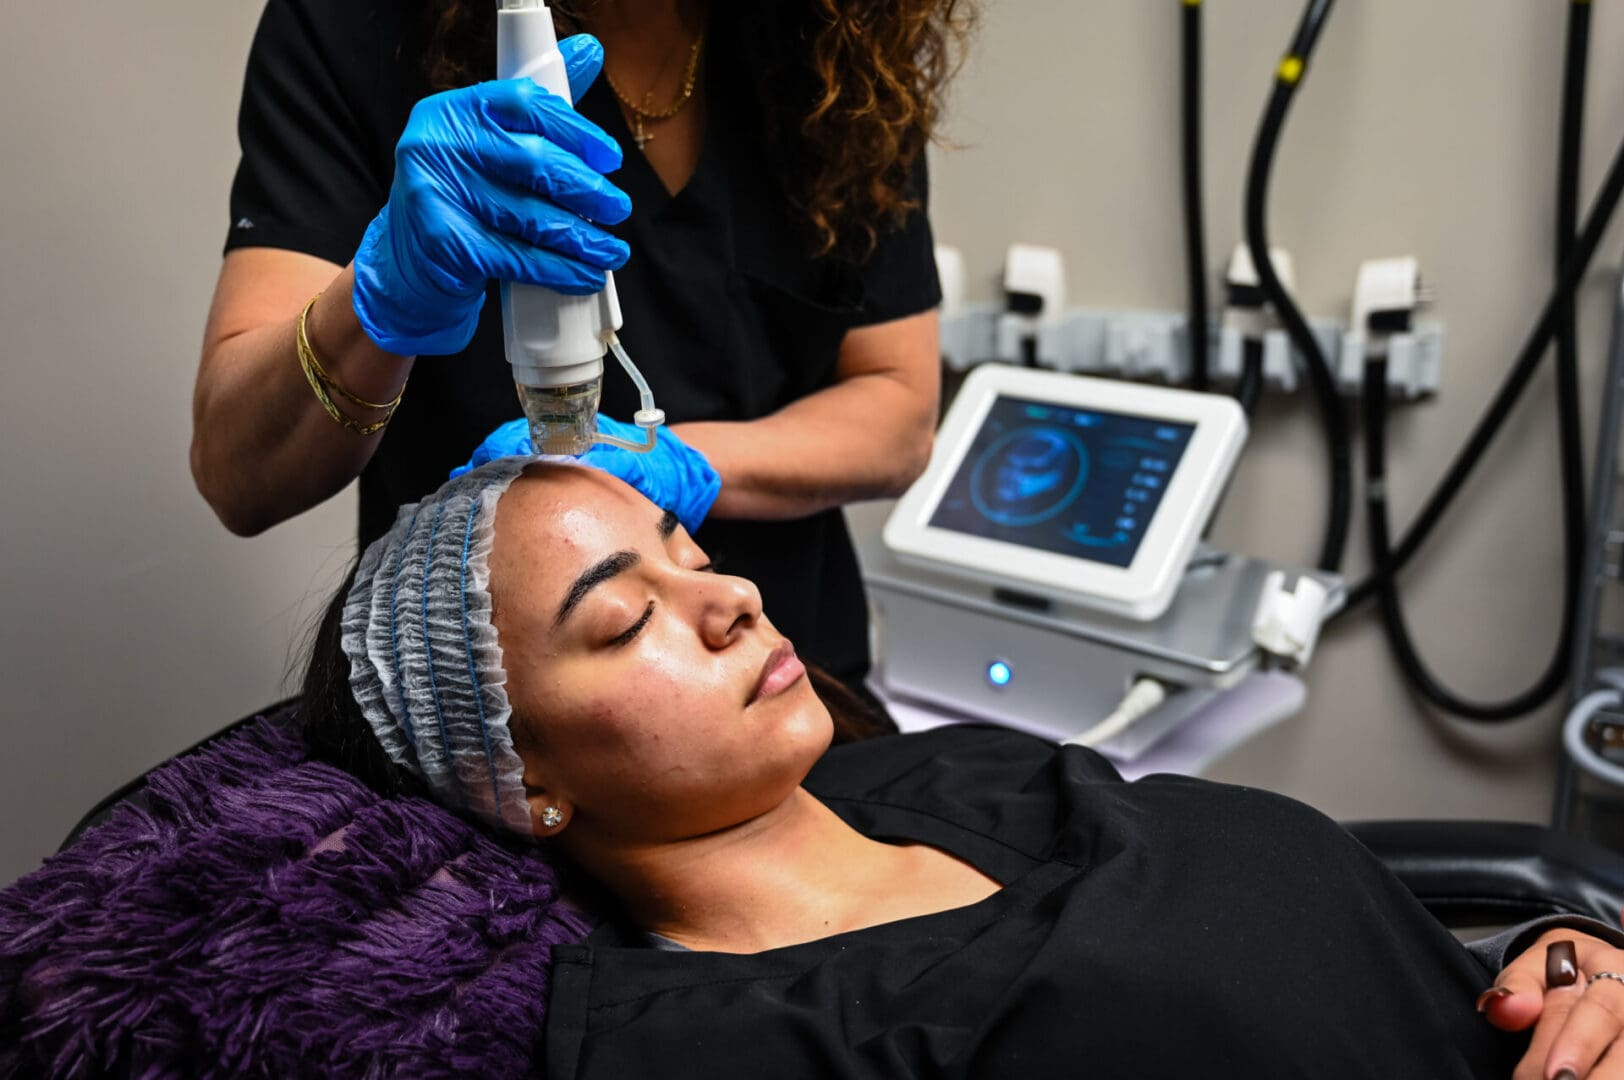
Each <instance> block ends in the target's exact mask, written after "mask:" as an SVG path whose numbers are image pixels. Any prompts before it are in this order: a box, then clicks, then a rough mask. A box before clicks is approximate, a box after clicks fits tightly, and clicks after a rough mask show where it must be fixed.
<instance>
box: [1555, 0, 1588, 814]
mask: <svg viewBox="0 0 1624 1080" xmlns="http://www.w3.org/2000/svg"><path fill="white" fill-rule="evenodd" d="M1589 58H1590V3H1589V0H1573V2H1571V3H1569V4H1568V37H1567V47H1566V51H1565V53H1564V54H1563V57H1562V126H1561V138H1560V144H1559V148H1558V150H1557V166H1556V266H1557V271H1558V272H1559V273H1560V271H1561V268H1562V266H1563V264H1565V263H1566V262H1567V261H1568V258H1569V256H1571V255H1572V254H1573V238H1574V235H1575V234H1576V233H1577V232H1578V229H1579V220H1578V219H1579V179H1580V176H1579V174H1580V160H1581V155H1582V151H1583V147H1584V115H1585V75H1586V68H1587V66H1588V63H1589ZM1557 322H1558V326H1557V333H1556V415H1557V420H1556V422H1557V425H1558V429H1559V438H1560V443H1559V453H1560V455H1561V461H1562V511H1563V513H1562V528H1563V536H1564V537H1565V539H1566V544H1565V545H1564V555H1565V557H1566V560H1567V561H1566V569H1565V572H1566V575H1567V576H1566V584H1567V600H1568V602H1567V604H1566V605H1565V606H1564V607H1563V611H1562V621H1563V625H1564V626H1566V627H1568V639H1569V640H1568V646H1569V647H1568V650H1567V654H1568V655H1567V657H1566V659H1567V661H1568V668H1569V678H1570V680H1571V684H1572V685H1571V689H1572V691H1573V692H1574V693H1578V692H1579V690H1580V689H1581V687H1580V686H1579V685H1578V679H1579V678H1580V677H1581V675H1582V673H1581V672H1578V671H1574V670H1573V664H1574V661H1575V659H1576V657H1575V655H1574V654H1575V653H1576V651H1577V650H1576V648H1575V646H1576V644H1577V642H1578V636H1577V635H1578V634H1580V633H1581V632H1584V633H1588V632H1589V627H1584V628H1581V627H1578V626H1574V625H1572V624H1573V622H1574V620H1575V619H1576V618H1577V617H1578V610H1579V606H1580V596H1581V590H1582V589H1583V588H1584V566H1585V547H1586V544H1587V532H1588V523H1589V509H1588V507H1587V505H1586V502H1585V483H1584V447H1583V446H1582V445H1581V443H1582V437H1581V434H1580V430H1579V429H1580V424H1581V422H1580V419H1579V322H1578V302H1577V298H1576V297H1572V296H1570V297H1569V298H1568V304H1567V306H1566V307H1565V308H1564V309H1563V312H1562V314H1561V316H1559V318H1558V320H1557ZM1573 782H1574V775H1573V763H1572V761H1571V760H1569V758H1568V755H1567V754H1562V755H1561V764H1560V766H1559V767H1558V769H1557V774H1556V785H1555V791H1554V795H1553V798H1554V805H1555V806H1556V807H1557V811H1556V813H1555V814H1554V815H1553V822H1555V823H1557V824H1563V823H1564V822H1565V819H1566V817H1567V809H1566V808H1567V806H1568V804H1569V803H1570V801H1571V799H1572V792H1573Z"/></svg>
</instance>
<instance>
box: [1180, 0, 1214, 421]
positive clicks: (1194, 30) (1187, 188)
mask: <svg viewBox="0 0 1624 1080" xmlns="http://www.w3.org/2000/svg"><path fill="white" fill-rule="evenodd" d="M1181 2H1182V3H1183V5H1184V21H1183V29H1184V33H1183V45H1184V68H1183V70H1184V78H1183V90H1184V108H1183V117H1184V123H1183V134H1184V138H1183V150H1184V241H1185V253H1186V261H1187V262H1188V263H1189V275H1190V296H1189V303H1190V314H1189V321H1188V324H1187V326H1186V336H1187V337H1188V338H1189V341H1190V384H1191V385H1192V386H1194V387H1195V388H1196V389H1197V390H1206V389H1208V388H1209V387H1210V385H1211V369H1210V367H1209V363H1208V341H1207V332H1208V324H1209V322H1210V318H1209V315H1208V311H1207V230H1206V223H1205V220H1204V212H1203V208H1202V204H1203V199H1202V195H1201V0H1181Z"/></svg>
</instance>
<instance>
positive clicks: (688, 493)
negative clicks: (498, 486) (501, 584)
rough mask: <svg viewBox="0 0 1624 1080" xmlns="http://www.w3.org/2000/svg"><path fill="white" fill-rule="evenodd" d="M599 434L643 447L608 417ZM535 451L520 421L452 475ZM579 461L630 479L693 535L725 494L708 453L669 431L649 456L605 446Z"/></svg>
mask: <svg viewBox="0 0 1624 1080" xmlns="http://www.w3.org/2000/svg"><path fill="white" fill-rule="evenodd" d="M598 430H599V431H601V432H603V433H604V434H605V435H616V436H619V437H620V438H622V439H629V440H631V441H632V442H638V443H640V442H642V441H643V439H644V435H643V429H642V428H640V427H638V426H636V425H635V424H626V423H622V422H621V421H619V420H611V419H610V418H609V417H607V416H602V415H600V416H599V417H598ZM533 453H535V447H534V446H532V445H531V443H530V426H529V425H528V424H527V423H526V422H525V420H524V418H523V417H520V418H519V419H517V420H510V421H508V422H507V423H505V424H503V425H502V426H501V427H499V428H497V429H496V430H495V431H493V432H491V433H490V435H488V436H487V437H486V439H485V441H484V442H482V443H480V444H479V448H478V449H477V450H475V451H474V456H473V457H471V458H469V459H468V464H466V465H463V466H460V467H458V468H455V469H452V470H451V475H452V476H453V477H457V476H461V475H462V474H463V473H465V472H467V471H468V470H469V469H473V468H477V467H479V466H480V465H483V464H485V463H486V462H487V461H495V460H496V459H497V458H503V457H512V456H514V455H515V454H522V455H529V454H533ZM577 460H578V461H580V463H581V464H583V465H591V466H593V467H594V468H598V469H602V470H603V471H604V472H606V473H608V474H610V475H611V476H618V477H619V478H620V479H622V480H624V481H626V483H628V484H630V485H631V486H632V487H634V488H636V489H637V490H638V491H640V492H642V494H643V497H644V498H646V499H648V501H649V502H651V503H653V504H654V505H655V506H658V507H660V508H661V509H662V510H670V511H671V512H672V513H674V514H676V515H677V518H678V520H680V521H681V522H682V527H683V528H685V529H687V530H688V531H689V532H695V531H696V530H698V528H699V526H700V525H701V523H703V522H704V520H705V515H706V514H708V513H709V512H710V508H711V504H713V503H714V502H716V493H717V492H719V491H721V490H722V478H721V477H720V476H718V475H717V474H716V470H715V469H713V468H711V463H710V461H709V460H707V459H706V457H705V455H704V454H702V453H700V452H699V451H698V450H695V449H694V448H693V447H691V446H689V445H688V444H687V443H685V442H683V441H682V440H681V439H679V438H677V437H676V436H675V435H673V434H672V433H671V430H670V429H669V428H666V427H661V428H660V429H659V435H658V438H657V440H656V442H655V446H654V449H652V450H650V451H648V452H647V453H638V452H636V451H632V450H622V449H621V448H620V447H618V446H606V445H604V444H602V443H599V444H597V445H595V446H593V447H592V449H590V450H588V451H587V452H586V453H584V454H582V455H581V456H580V457H579V458H578V459H577Z"/></svg>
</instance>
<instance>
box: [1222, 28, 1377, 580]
mask: <svg viewBox="0 0 1624 1080" xmlns="http://www.w3.org/2000/svg"><path fill="white" fill-rule="evenodd" d="M1330 12H1331V0H1309V3H1308V6H1307V7H1306V8H1305V9H1304V11H1303V17H1302V21H1301V22H1300V23H1299V24H1298V26H1297V33H1296V36H1295V37H1294V38H1293V39H1292V43H1291V48H1290V50H1289V51H1288V52H1287V53H1286V56H1285V57H1284V58H1283V59H1282V60H1281V61H1280V67H1279V70H1278V71H1277V73H1276V76H1275V82H1274V91H1273V93H1272V94H1271V95H1270V97H1269V104H1268V107H1267V108H1266V109H1265V110H1264V113H1263V121H1262V123H1261V124H1260V125H1259V126H1258V133H1257V141H1256V142H1255V143H1254V144H1253V146H1252V161H1251V166H1250V167H1249V168H1248V170H1247V177H1246V246H1247V248H1248V249H1250V251H1251V254H1252V262H1253V264H1254V265H1255V267H1256V269H1257V276H1258V284H1259V285H1260V286H1262V288H1263V293H1264V295H1265V296H1266V297H1267V298H1268V301H1269V303H1270V304H1272V305H1273V306H1274V310H1275V314H1277V315H1278V316H1279V317H1280V321H1281V322H1282V323H1283V324H1284V325H1285V328H1286V333H1287V334H1288V335H1290V337H1291V341H1292V344H1293V345H1294V346H1295V347H1296V349H1297V351H1298V352H1299V353H1300V354H1301V355H1302V357H1303V360H1304V362H1305V364H1306V366H1307V368H1308V381H1309V384H1310V386H1312V388H1313V390H1314V399H1315V403H1316V404H1317V405H1318V407H1319V412H1320V421H1321V424H1322V425H1323V426H1324V428H1325V439H1326V443H1327V445H1328V448H1329V452H1330V462H1329V464H1330V507H1329V509H1328V511H1327V514H1326V522H1325V539H1324V541H1323V543H1322V544H1321V546H1320V556H1319V561H1318V566H1319V568H1320V569H1322V570H1336V569H1338V568H1339V567H1340V566H1341V565H1342V553H1343V551H1344V550H1345V549H1346V547H1347V543H1348V530H1349V525H1350V511H1351V510H1352V505H1353V449H1352V437H1351V435H1350V434H1349V432H1348V418H1347V416H1346V415H1344V413H1343V411H1342V400H1341V398H1340V397H1339V396H1338V395H1337V390H1336V379H1335V378H1334V377H1333V376H1332V374H1331V366H1330V364H1329V363H1328V362H1327V361H1326V359H1325V355H1324V354H1323V353H1322V352H1321V351H1320V347H1319V342H1318V341H1316V340H1315V338H1314V332H1313V331H1312V330H1311V329H1309V326H1308V320H1307V319H1305V318H1304V317H1303V313H1302V312H1301V311H1299V310H1298V309H1297V305H1296V304H1295V303H1293V302H1292V299H1291V294H1290V293H1288V292H1287V291H1286V287H1285V285H1283V284H1282V283H1281V281H1280V277H1279V275H1277V274H1276V273H1275V270H1274V264H1273V263H1271V262H1270V261H1269V236H1268V228H1267V224H1268V223H1267V220H1266V218H1267V210H1268V193H1269V172H1270V170H1271V169H1272V168H1273V166H1274V154H1275V147H1276V144H1277V143H1278V142H1279V140H1280V130H1281V128H1282V127H1283V126H1284V124H1285V119H1286V111H1287V110H1288V109H1289V108H1290V107H1291V100H1292V97H1293V95H1295V93H1296V91H1297V86H1298V84H1299V83H1301V81H1302V77H1303V74H1304V72H1305V71H1306V70H1307V68H1308V58H1309V56H1310V55H1311V54H1312V53H1313V51H1314V43H1315V42H1316V41H1317V40H1318V38H1319V34H1320V31H1321V30H1322V29H1323V28H1324V26H1325V19H1326V17H1327V16H1328V15H1329V14H1330Z"/></svg>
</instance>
